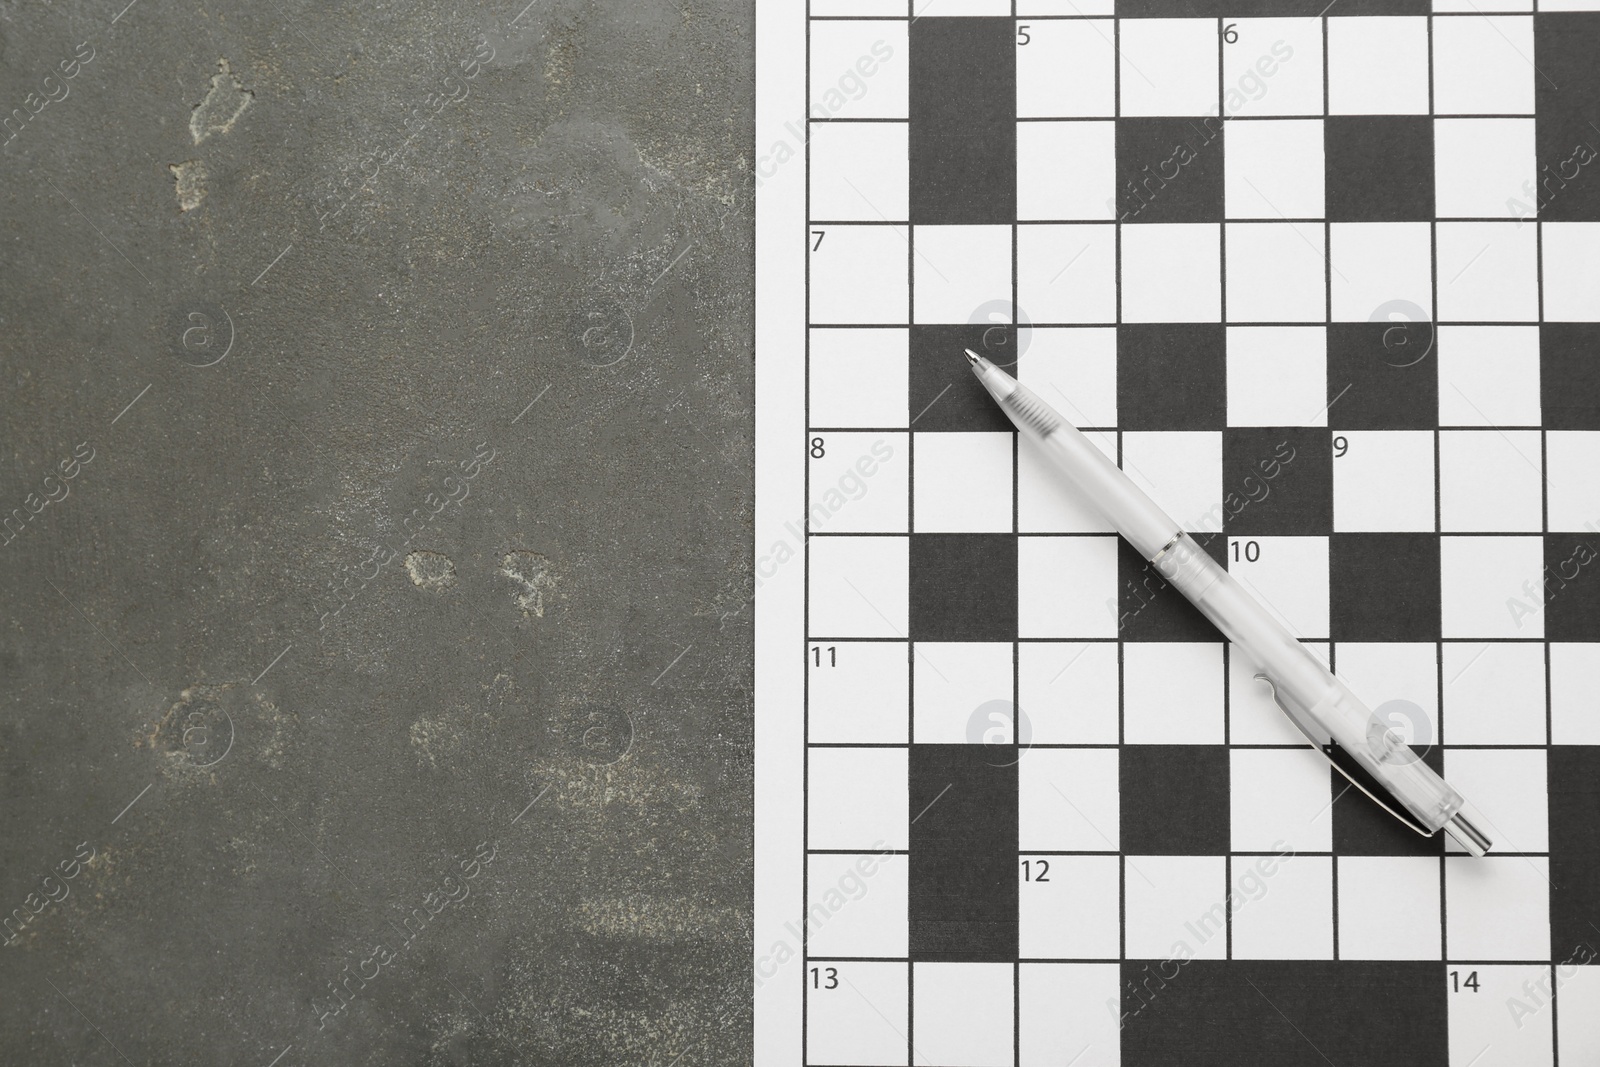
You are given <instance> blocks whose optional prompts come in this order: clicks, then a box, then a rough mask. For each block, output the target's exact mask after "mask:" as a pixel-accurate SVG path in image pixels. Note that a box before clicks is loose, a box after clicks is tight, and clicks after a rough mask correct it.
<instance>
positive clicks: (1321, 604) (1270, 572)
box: [1228, 537, 1328, 637]
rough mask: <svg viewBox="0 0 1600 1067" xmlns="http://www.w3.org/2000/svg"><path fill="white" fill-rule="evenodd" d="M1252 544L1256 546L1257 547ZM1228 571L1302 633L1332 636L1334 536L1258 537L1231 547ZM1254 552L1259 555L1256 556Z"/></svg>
mask: <svg viewBox="0 0 1600 1067" xmlns="http://www.w3.org/2000/svg"><path fill="white" fill-rule="evenodd" d="M1252 546H1255V547H1254V549H1253V548H1252ZM1229 547H1230V549H1231V550H1232V551H1231V553H1230V555H1229V556H1228V573H1230V574H1232V575H1233V576H1234V577H1235V578H1236V579H1238V581H1239V583H1240V584H1241V585H1243V586H1244V587H1245V588H1246V589H1248V590H1249V591H1250V593H1251V594H1252V595H1253V596H1254V597H1255V598H1256V599H1257V600H1259V601H1261V603H1262V604H1263V605H1265V606H1266V608H1267V610H1268V611H1270V612H1271V613H1272V615H1273V617H1274V618H1276V619H1277V620H1278V621H1279V622H1280V623H1282V624H1283V625H1284V626H1286V627H1287V628H1288V630H1289V632H1290V633H1292V634H1294V636H1296V637H1327V636H1328V539H1327V538H1326V537H1254V538H1250V539H1249V540H1245V539H1242V538H1241V539H1236V540H1234V541H1232V542H1231V543H1230V545H1229ZM1252 554H1254V555H1255V556H1256V558H1255V559H1254V560H1251V559H1250V556H1251V555H1252Z"/></svg>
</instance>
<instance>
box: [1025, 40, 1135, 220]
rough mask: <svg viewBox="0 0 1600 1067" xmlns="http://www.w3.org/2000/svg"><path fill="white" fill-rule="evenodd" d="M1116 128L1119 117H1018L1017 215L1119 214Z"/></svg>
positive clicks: (1105, 217)
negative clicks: (1037, 119)
mask: <svg viewBox="0 0 1600 1067" xmlns="http://www.w3.org/2000/svg"><path fill="white" fill-rule="evenodd" d="M1049 25H1053V26H1072V25H1077V23H1072V22H1057V23H1050V24H1049ZM1023 51H1026V49H1024V50H1023ZM1116 131H1117V124H1116V123H1115V122H1019V123H1017V218H1018V219H1022V220H1028V219H1052V220H1054V219H1093V220H1101V221H1109V220H1111V219H1113V218H1115V217H1116V195H1117V146H1116Z"/></svg>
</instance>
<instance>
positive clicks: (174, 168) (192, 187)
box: [167, 159, 206, 211]
mask: <svg viewBox="0 0 1600 1067" xmlns="http://www.w3.org/2000/svg"><path fill="white" fill-rule="evenodd" d="M167 170H168V171H170V172H171V173H172V180H173V181H174V182H176V183H177V185H178V188H177V194H178V210H179V211H193V210H194V209H195V208H197V207H199V206H200V201H202V200H204V199H205V198H206V165H205V164H204V163H203V162H201V161H200V160H198V159H186V160H184V161H183V162H182V163H169V164H167Z"/></svg>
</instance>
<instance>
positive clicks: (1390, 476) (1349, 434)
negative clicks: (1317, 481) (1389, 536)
mask: <svg viewBox="0 0 1600 1067" xmlns="http://www.w3.org/2000/svg"><path fill="white" fill-rule="evenodd" d="M1341 443H1342V444H1343V445H1344V454H1343V455H1338V454H1337V453H1338V451H1339V446H1340V444H1341ZM1334 452H1335V453H1336V454H1335V456H1334V460H1333V528H1334V529H1335V530H1337V531H1338V532H1340V533H1381V532H1406V531H1409V532H1412V533H1423V532H1431V531H1432V530H1433V529H1434V523H1433V518H1434V516H1433V499H1434V498H1433V434H1432V433H1431V432H1430V431H1428V430H1349V431H1345V432H1343V433H1340V434H1338V435H1337V436H1336V437H1335V438H1334Z"/></svg>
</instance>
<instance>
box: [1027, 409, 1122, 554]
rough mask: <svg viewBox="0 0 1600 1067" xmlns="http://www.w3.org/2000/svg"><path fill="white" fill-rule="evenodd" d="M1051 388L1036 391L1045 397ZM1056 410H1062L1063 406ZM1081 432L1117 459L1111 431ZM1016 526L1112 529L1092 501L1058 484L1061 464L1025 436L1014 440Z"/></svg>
mask: <svg viewBox="0 0 1600 1067" xmlns="http://www.w3.org/2000/svg"><path fill="white" fill-rule="evenodd" d="M1053 392H1054V391H1047V392H1044V393H1041V394H1040V395H1041V396H1044V397H1046V398H1049V397H1050V396H1051V395H1052V394H1053ZM1056 410H1058V411H1061V412H1063V414H1065V412H1066V410H1067V409H1065V408H1063V407H1057V408H1056ZM1067 417H1068V418H1071V417H1072V416H1070V415H1068V416H1067ZM1084 436H1085V437H1087V438H1088V439H1089V440H1090V442H1092V443H1093V444H1094V446H1095V447H1096V448H1098V449H1099V450H1100V451H1101V452H1103V453H1104V454H1105V457H1106V458H1107V459H1109V460H1111V462H1112V463H1115V462H1116V461H1117V437H1116V434H1115V433H1105V432H1101V431H1099V430H1090V431H1089V432H1088V433H1086V434H1085V435H1084ZM1017 527H1018V529H1020V530H1021V531H1022V532H1023V533H1115V532H1116V528H1115V527H1114V526H1112V525H1111V524H1110V523H1108V522H1107V521H1106V520H1105V519H1104V518H1103V517H1102V516H1101V515H1100V513H1099V512H1098V511H1096V510H1095V508H1094V505H1092V504H1090V503H1089V502H1088V501H1087V500H1085V499H1084V498H1083V496H1082V495H1081V494H1078V493H1074V492H1073V491H1072V490H1071V489H1069V488H1068V487H1067V486H1065V485H1063V484H1062V482H1061V468H1060V467H1058V466H1056V464H1055V461H1054V460H1052V459H1051V458H1050V457H1049V455H1047V454H1046V453H1045V451H1044V450H1043V449H1042V448H1041V447H1040V446H1039V445H1038V444H1036V443H1034V441H1033V440H1032V439H1031V438H1027V437H1022V438H1019V440H1018V441H1017Z"/></svg>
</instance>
